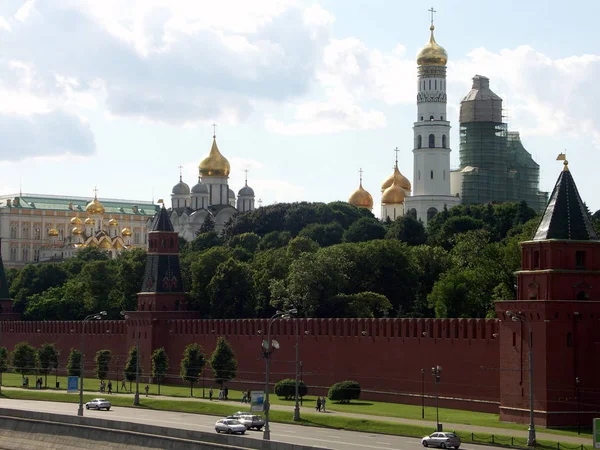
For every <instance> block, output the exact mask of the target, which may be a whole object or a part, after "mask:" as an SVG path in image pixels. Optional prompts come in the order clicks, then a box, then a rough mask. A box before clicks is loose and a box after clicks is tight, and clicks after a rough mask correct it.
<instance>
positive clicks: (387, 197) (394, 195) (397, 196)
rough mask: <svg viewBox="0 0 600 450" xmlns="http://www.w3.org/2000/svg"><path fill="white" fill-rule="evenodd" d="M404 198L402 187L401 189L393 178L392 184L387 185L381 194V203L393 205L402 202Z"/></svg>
mask: <svg viewBox="0 0 600 450" xmlns="http://www.w3.org/2000/svg"><path fill="white" fill-rule="evenodd" d="M405 198H406V193H405V192H404V189H402V188H401V187H400V185H399V184H398V182H397V181H396V180H394V182H393V183H392V185H391V186H390V187H388V188H387V189H386V190H385V191H383V195H382V196H381V203H382V204H384V205H395V204H399V203H404V199H405Z"/></svg>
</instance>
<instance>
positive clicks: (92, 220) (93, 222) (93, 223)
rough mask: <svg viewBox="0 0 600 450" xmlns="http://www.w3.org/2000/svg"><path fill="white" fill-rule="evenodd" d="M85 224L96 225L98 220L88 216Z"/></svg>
mask: <svg viewBox="0 0 600 450" xmlns="http://www.w3.org/2000/svg"><path fill="white" fill-rule="evenodd" d="M85 224H86V225H96V221H95V220H94V219H92V218H91V217H88V218H87V219H85Z"/></svg>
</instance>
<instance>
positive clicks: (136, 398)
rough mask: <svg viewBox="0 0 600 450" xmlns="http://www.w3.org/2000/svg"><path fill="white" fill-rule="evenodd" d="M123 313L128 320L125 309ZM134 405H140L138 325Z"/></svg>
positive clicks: (137, 331) (136, 333) (138, 331)
mask: <svg viewBox="0 0 600 450" xmlns="http://www.w3.org/2000/svg"><path fill="white" fill-rule="evenodd" d="M121 315H122V316H123V318H125V319H126V320H127V319H129V316H128V315H127V314H125V311H121ZM136 325H137V324H136ZM133 406H140V330H138V329H137V326H136V330H135V394H134V395H133Z"/></svg>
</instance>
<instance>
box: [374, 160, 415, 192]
mask: <svg viewBox="0 0 600 450" xmlns="http://www.w3.org/2000/svg"><path fill="white" fill-rule="evenodd" d="M394 180H396V183H397V184H398V185H399V186H400V187H401V188H402V189H404V190H405V191H407V192H410V191H411V190H412V185H411V184H410V181H409V180H408V178H406V177H405V176H404V175H402V173H400V170H399V169H398V161H397V160H396V165H395V166H394V173H392V174H391V175H390V176H389V177H387V178H386V180H385V181H384V182H383V184H382V185H381V191H382V192H383V191H385V190H386V189H387V188H389V187H390V186H391V185H392V184H393V183H394Z"/></svg>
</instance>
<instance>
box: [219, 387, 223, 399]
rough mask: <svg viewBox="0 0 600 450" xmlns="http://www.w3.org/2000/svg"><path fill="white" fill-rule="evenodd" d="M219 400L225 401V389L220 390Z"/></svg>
mask: <svg viewBox="0 0 600 450" xmlns="http://www.w3.org/2000/svg"><path fill="white" fill-rule="evenodd" d="M219 400H223V389H219Z"/></svg>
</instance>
